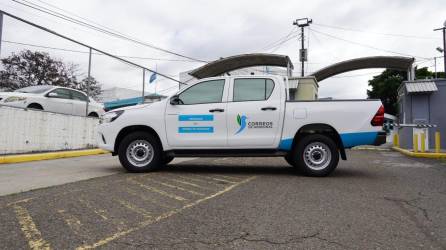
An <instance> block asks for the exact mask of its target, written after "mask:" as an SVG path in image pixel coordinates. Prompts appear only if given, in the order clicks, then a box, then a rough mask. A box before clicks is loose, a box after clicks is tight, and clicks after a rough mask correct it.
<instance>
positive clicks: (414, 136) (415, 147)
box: [413, 134, 418, 153]
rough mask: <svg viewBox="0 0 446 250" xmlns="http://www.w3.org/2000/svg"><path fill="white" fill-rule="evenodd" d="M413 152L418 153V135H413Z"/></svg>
mask: <svg viewBox="0 0 446 250" xmlns="http://www.w3.org/2000/svg"><path fill="white" fill-rule="evenodd" d="M413 152H414V153H417V152H418V134H414V135H413Z"/></svg>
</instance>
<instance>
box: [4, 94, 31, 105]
mask: <svg viewBox="0 0 446 250" xmlns="http://www.w3.org/2000/svg"><path fill="white" fill-rule="evenodd" d="M24 100H26V97H21V96H10V97H8V98H6V99H5V100H4V101H3V102H5V103H6V102H20V101H24Z"/></svg>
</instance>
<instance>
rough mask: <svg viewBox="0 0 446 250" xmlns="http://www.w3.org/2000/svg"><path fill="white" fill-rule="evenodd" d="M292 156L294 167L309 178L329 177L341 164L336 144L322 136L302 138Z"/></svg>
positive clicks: (315, 135) (313, 135)
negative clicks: (339, 163)
mask: <svg viewBox="0 0 446 250" xmlns="http://www.w3.org/2000/svg"><path fill="white" fill-rule="evenodd" d="M292 155H293V159H292V163H293V164H292V165H293V166H295V167H297V168H298V170H299V171H301V172H302V173H303V174H304V175H307V176H316V177H322V176H327V175H329V174H330V173H331V172H333V170H335V168H336V167H337V166H338V162H339V152H338V147H337V145H336V143H335V142H334V141H333V139H331V138H330V137H328V136H325V135H320V134H312V135H307V136H305V137H304V138H302V140H301V141H300V142H299V143H298V144H297V145H296V147H294V149H293V153H292Z"/></svg>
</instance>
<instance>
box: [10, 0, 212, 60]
mask: <svg viewBox="0 0 446 250" xmlns="http://www.w3.org/2000/svg"><path fill="white" fill-rule="evenodd" d="M12 1H14V2H16V3H18V4H21V5H24V6H26V7H29V8H32V9H34V10H37V11H40V12H43V13H46V14H48V15H51V16H54V17H57V18H60V19H63V20H65V21H68V22H71V23H75V24H77V25H80V26H83V27H86V28H89V29H93V30H95V31H98V32H101V33H104V34H107V35H110V36H113V37H116V38H120V39H124V40H127V41H130V42H133V43H137V44H140V45H143V46H146V47H149V48H152V49H156V50H159V51H162V52H165V53H168V54H172V55H175V56H178V57H183V58H186V59H189V60H193V61H197V62H204V63H207V61H204V60H200V59H196V58H193V57H190V56H186V55H183V54H179V53H177V52H173V51H170V50H167V49H163V48H160V47H158V46H155V45H153V44H150V43H146V42H142V41H139V40H137V39H135V38H132V37H129V36H126V35H123V34H122V33H121V34H119V33H117V32H114V31H113V30H112V29H110V28H107V29H103V28H100V27H97V26H95V25H92V24H89V23H87V22H84V21H81V20H78V19H76V18H73V17H70V16H67V15H64V14H62V13H60V12H57V11H54V10H51V9H48V8H46V7H43V6H41V5H38V4H35V3H32V2H29V1H27V0H20V1H18V0H12ZM103 27H105V26H103Z"/></svg>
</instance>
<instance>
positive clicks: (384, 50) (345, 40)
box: [310, 28, 427, 59]
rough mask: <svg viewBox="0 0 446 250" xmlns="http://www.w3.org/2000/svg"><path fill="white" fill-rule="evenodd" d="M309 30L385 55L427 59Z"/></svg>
mask: <svg viewBox="0 0 446 250" xmlns="http://www.w3.org/2000/svg"><path fill="white" fill-rule="evenodd" d="M310 29H311V28H310ZM311 30H312V31H314V32H316V33H319V34H322V35H324V36H328V37H331V38H333V39H337V40H341V41H344V42H347V43H351V44H355V45H358V46H362V47H366V48H369V49H374V50H379V51H383V52H387V53H391V54H396V55H400V56H410V57H417V58H422V59H427V58H426V57H421V56H414V55H409V54H406V53H401V52H396V51H392V50H388V49H382V48H377V47H374V46H371V45H368V44H363V43H358V42H355V41H350V40H347V39H344V38H340V37H337V36H334V35H331V34H327V33H324V32H321V31H317V30H315V29H311Z"/></svg>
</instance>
